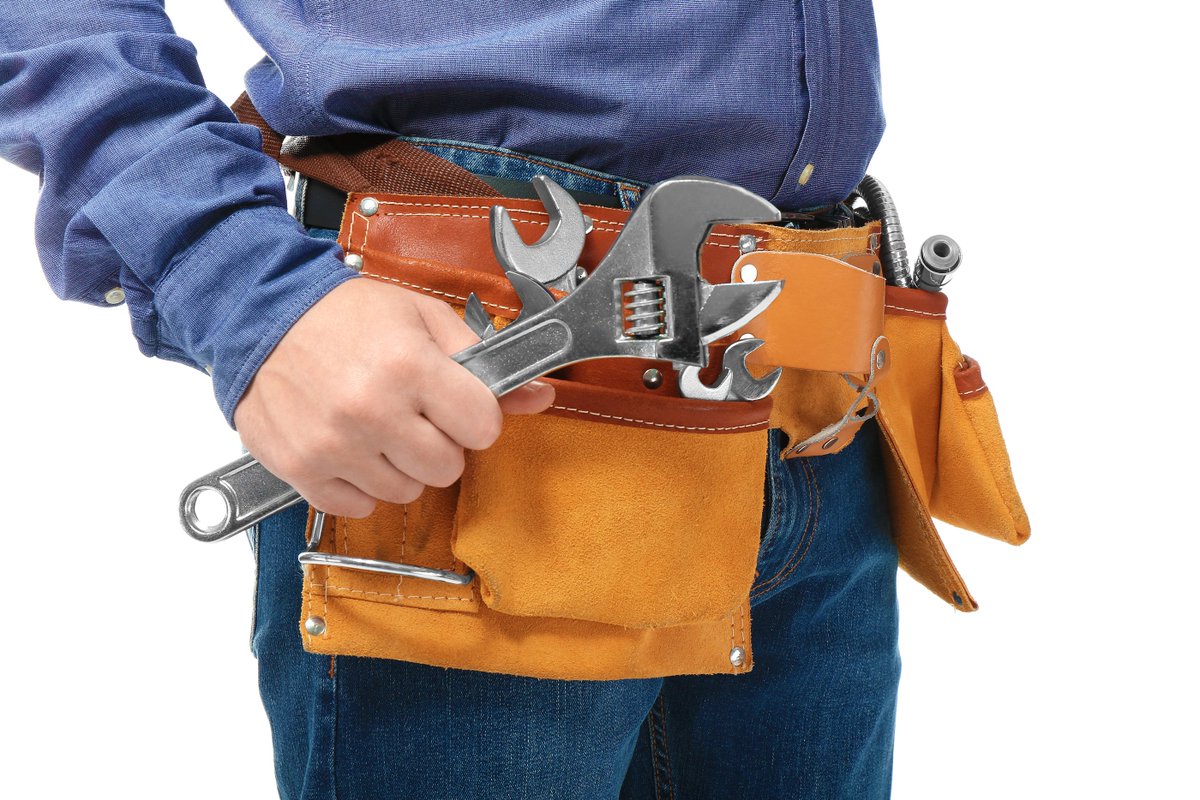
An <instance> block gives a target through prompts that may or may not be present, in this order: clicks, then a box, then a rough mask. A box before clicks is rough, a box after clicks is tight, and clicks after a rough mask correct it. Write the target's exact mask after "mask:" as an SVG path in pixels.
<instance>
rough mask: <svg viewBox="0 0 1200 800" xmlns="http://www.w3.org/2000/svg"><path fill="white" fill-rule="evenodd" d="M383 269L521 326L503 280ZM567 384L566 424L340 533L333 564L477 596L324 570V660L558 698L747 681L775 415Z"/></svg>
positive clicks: (421, 265)
mask: <svg viewBox="0 0 1200 800" xmlns="http://www.w3.org/2000/svg"><path fill="white" fill-rule="evenodd" d="M368 256H369V258H368V262H369V266H370V270H371V271H370V273H369V275H370V279H375V280H385V281H389V282H393V283H398V284H400V285H403V286H405V287H406V288H410V289H412V290H414V291H422V292H424V293H427V294H430V295H431V296H435V297H438V298H439V299H442V300H445V301H448V302H449V303H450V304H451V306H452V307H453V308H455V309H456V310H457V311H458V312H459V313H462V312H463V303H464V301H465V299H466V296H467V295H468V293H470V292H474V293H475V294H476V296H477V297H478V298H480V301H481V303H482V304H483V307H484V309H485V310H486V311H487V312H488V313H489V315H490V316H491V318H492V322H493V324H494V325H495V326H496V327H497V328H501V327H503V326H504V325H505V324H507V323H508V322H510V321H511V319H512V317H514V316H515V315H516V312H517V311H518V309H519V301H517V299H516V297H515V295H514V293H513V291H512V289H511V286H509V285H508V283H507V281H506V280H505V279H504V278H502V277H500V276H496V275H491V274H484V273H481V272H475V271H471V270H464V269H462V268H460V267H456V266H452V265H448V264H445V263H442V262H438V261H433V260H425V259H413V258H407V257H400V256H395V255H393V254H391V253H387V252H373V253H368ZM631 363H632V362H631ZM655 363H656V362H647V366H650V365H653V364H655ZM657 366H658V367H660V368H661V367H662V366H663V365H662V364H657ZM716 366H719V365H716ZM643 369H644V368H643ZM568 374H570V370H569V369H568V370H564V371H562V372H561V373H560V374H559V377H555V376H551V377H549V378H547V379H546V380H547V381H548V382H550V383H552V384H553V385H554V387H555V391H556V395H555V401H554V404H553V406H552V407H551V408H550V409H548V410H547V411H546V412H544V413H542V414H538V415H533V416H508V417H506V418H505V421H504V430H503V433H502V434H501V436H500V438H499V439H498V440H497V442H496V443H495V444H494V445H493V446H492V447H490V448H488V449H487V450H483V451H468V452H467V454H466V468H465V470H464V472H463V475H462V477H461V478H460V480H459V481H458V483H456V484H455V485H454V486H452V487H449V488H447V489H432V488H430V489H426V491H425V493H424V494H422V496H421V497H420V498H419V499H418V500H417V501H415V502H413V503H410V504H407V505H403V506H400V505H392V504H387V503H381V504H379V506H378V507H377V510H376V511H375V513H373V514H372V515H371V516H370V517H368V518H366V519H345V518H336V517H335V518H331V519H329V520H327V522H326V528H325V533H324V535H323V536H322V539H321V544H320V549H321V550H322V551H326V552H335V553H339V554H342V555H350V556H358V557H362V558H371V559H377V560H384V561H394V562H401V563H408V564H416V565H420V566H425V567H432V568H434V569H440V570H450V571H453V572H458V573H460V574H467V573H468V572H469V573H473V575H474V579H473V580H471V582H470V583H469V584H467V585H464V586H457V585H451V584H446V583H440V582H435V581H430V580H427V579H423V578H416V577H397V576H392V575H381V574H374V573H368V572H363V571H359V570H352V569H346V568H341V567H335V566H334V567H330V566H316V565H314V566H309V567H307V568H306V570H307V571H306V576H305V607H304V609H303V612H302V613H303V615H304V619H306V620H307V619H308V618H309V617H311V616H318V617H320V618H321V620H322V622H323V625H322V626H321V627H320V633H318V634H313V633H312V632H311V631H310V630H309V629H308V627H306V626H302V628H303V636H304V641H305V647H306V648H307V649H308V650H310V651H311V652H321V653H329V654H333V655H362V656H373V657H383V658H393V659H401V660H406V661H414V662H418V663H425V664H433V665H437V666H447V667H455V668H460V669H475V670H482V671H489V672H502V673H507V674H514V675H529V676H534V677H547V678H560V679H614V678H631V677H653V676H663V675H678V674H711V673H718V672H726V673H737V672H744V671H746V670H748V669H750V667H751V665H752V655H751V648H750V633H749V592H750V586H751V584H752V582H753V579H754V570H755V564H756V560H757V554H758V544H759V530H760V525H761V517H762V504H763V469H764V466H765V464H764V459H765V454H766V452H767V429H768V420H769V418H770V414H771V405H772V403H771V398H770V397H767V398H764V399H763V400H759V401H755V402H710V401H701V400H691V399H685V398H681V397H678V396H672V395H671V394H670V393H669V392H667V391H663V392H661V393H655V392H650V391H647V390H646V389H645V388H644V387H643V389H642V390H641V391H634V390H628V389H624V388H612V387H610V386H608V385H599V383H595V384H594V383H590V382H585V381H583V380H567V379H563V378H562V376H563V375H568ZM639 374H640V372H639ZM667 388H668V387H667V386H666V385H664V386H663V387H662V389H664V390H666V389H667Z"/></svg>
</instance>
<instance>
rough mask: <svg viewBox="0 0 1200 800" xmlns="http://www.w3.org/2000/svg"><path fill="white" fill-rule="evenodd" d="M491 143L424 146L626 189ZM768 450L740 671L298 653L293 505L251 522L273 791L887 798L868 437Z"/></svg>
mask: <svg viewBox="0 0 1200 800" xmlns="http://www.w3.org/2000/svg"><path fill="white" fill-rule="evenodd" d="M418 141H421V142H424V141H426V140H418ZM431 146H432V145H431ZM480 150H484V152H483V153H481V152H480ZM494 150H495V149H494V148H487V149H482V148H476V147H475V146H472V149H471V150H470V151H461V153H458V154H457V155H456V150H455V149H454V148H453V147H450V146H441V149H439V150H438V151H437V152H438V154H439V155H443V156H447V157H451V158H452V159H453V160H456V161H458V162H459V163H460V164H462V165H463V166H465V167H467V168H468V169H473V170H476V171H480V172H483V173H484V174H491V175H502V176H503V177H531V176H532V175H533V174H536V173H537V172H542V173H546V174H550V175H551V177H554V178H555V179H556V180H559V181H560V182H561V183H563V184H564V185H567V184H568V183H573V184H574V185H572V186H571V187H570V188H578V189H582V190H584V191H594V190H595V188H596V186H598V185H607V186H609V187H611V190H612V192H613V194H615V195H617V196H621V193H622V192H630V191H631V187H632V188H636V186H637V185H636V184H634V183H633V182H624V181H620V180H618V179H615V178H613V177H612V176H600V175H598V174H597V176H588V175H583V174H581V173H580V172H579V171H577V170H576V169H575V168H573V167H572V168H571V170H570V171H565V170H562V169H559V170H558V171H557V172H556V166H555V164H554V163H553V162H550V163H542V162H536V161H529V160H528V159H527V158H525V157H521V156H517V155H515V154H514V155H509V154H507V153H505V152H504V151H495V152H492V151H494ZM481 156H486V157H487V159H491V162H490V163H484V161H483V159H482V158H481ZM564 166H565V165H564ZM498 168H502V169H503V170H505V172H503V173H502V172H499V171H488V170H496V169H498ZM570 176H574V177H573V178H572V177H570ZM593 177H594V178H595V180H596V181H598V183H589V184H588V185H586V186H584V185H580V183H578V182H575V181H581V180H583V179H585V178H586V179H588V180H592V179H593ZM635 201H636V192H632V193H631V195H630V198H629V202H635ZM311 233H313V234H314V235H328V232H322V231H317V230H313V231H311ZM768 441H769V447H768V452H767V453H766V454H765V459H764V461H765V470H764V483H765V502H764V505H763V514H762V543H761V546H760V552H759V560H758V577H757V579H756V582H755V585H754V588H753V589H752V592H751V597H752V615H753V626H754V632H753V636H754V656H755V667H754V670H753V671H752V672H750V673H748V674H744V675H738V676H731V675H716V676H683V677H671V678H665V679H639V680H624V681H555V680H543V679H534V678H522V677H514V676H505V675H493V674H488V673H479V672H467V671H460V670H452V669H442V668H439V667H428V666H423V665H419V664H410V663H406V662H399V661H386V660H379V659H370V658H358V657H350V656H339V657H337V658H335V659H330V658H329V657H328V656H320V655H312V654H309V653H305V652H304V651H303V649H302V647H301V640H300V635H299V633H298V624H299V623H298V621H299V619H300V600H301V579H302V576H301V571H300V567H299V565H298V564H297V562H296V555H297V554H298V553H299V552H300V551H301V550H302V549H303V548H304V523H305V515H306V511H307V509H306V508H305V507H304V506H303V505H301V506H296V507H293V508H291V509H288V510H286V511H284V512H281V513H279V514H277V515H275V516H274V517H272V518H270V519H268V520H266V521H265V522H263V523H262V524H261V526H260V527H259V530H258V532H257V536H255V537H253V541H254V544H255V552H256V557H257V560H258V589H257V593H256V608H255V625H254V638H253V647H254V652H255V654H256V655H257V657H258V661H259V675H260V688H261V692H262V697H263V702H264V704H265V706H266V710H267V715H268V717H269V718H270V722H271V729H272V734H273V738H274V745H275V769H276V776H277V779H278V784H279V791H280V795H281V796H282V797H283V798H288V800H327V799H329V800H331V799H332V798H335V797H336V798H342V800H360V799H362V800H374V799H375V798H421V799H422V800H473V799H474V798H480V799H482V798H488V800H491V799H492V798H495V799H496V800H518V799H520V798H531V799H532V798H537V799H538V800H543V799H544V800H551V799H554V800H557V799H558V798H563V799H564V800H565V799H566V798H579V799H580V800H583V799H585V798H586V800H599V799H600V798H621V799H622V800H658V799H659V798H680V800H685V799H686V800H695V799H697V798H730V797H743V798H785V797H788V798H790V797H799V798H806V800H817V799H818V798H856V800H867V799H868V798H886V797H887V796H888V795H889V792H890V784H891V766H892V742H893V736H894V722H895V708H896V690H897V684H898V681H899V674H900V658H899V652H898V649H897V625H898V623H897V603H896V566H897V563H896V562H897V555H896V549H895V546H894V544H893V542H892V538H891V529H890V524H889V517H888V506H887V497H886V487H885V484H884V474H883V468H882V463H881V452H880V441H879V435H878V430H877V428H876V427H875V425H874V423H868V424H867V425H866V426H864V428H863V430H862V431H861V432H860V433H859V434H858V436H857V437H856V439H855V441H854V442H853V443H852V444H851V445H850V446H849V447H848V448H846V449H845V450H844V451H842V452H841V453H839V454H837V455H831V456H820V457H812V458H795V459H790V460H787V461H781V460H780V459H779V453H780V449H781V447H782V446H784V444H785V441H784V436H783V435H782V433H781V432H780V431H779V430H772V431H771V432H770V435H769V438H768Z"/></svg>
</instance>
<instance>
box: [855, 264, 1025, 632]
mask: <svg viewBox="0 0 1200 800" xmlns="http://www.w3.org/2000/svg"><path fill="white" fill-rule="evenodd" d="M886 311H887V313H886V315H885V322H884V330H885V333H886V335H887V337H888V340H889V342H890V343H891V347H892V354H893V356H892V368H891V370H890V371H889V372H888V374H887V375H886V376H885V377H884V378H883V380H882V381H881V383H880V385H879V390H878V391H879V400H880V406H881V409H880V414H879V416H880V422H881V423H882V427H883V430H884V434H885V438H886V439H887V443H888V445H889V448H888V449H889V453H890V458H889V464H888V467H889V471H890V473H891V474H890V477H891V481H890V489H891V491H892V506H893V508H892V511H893V522H894V526H895V531H896V536H897V540H898V544H899V546H900V557H901V564H902V566H904V567H905V568H906V569H907V570H908V571H909V572H910V573H911V574H913V576H914V577H916V578H917V579H918V580H919V581H920V582H922V583H923V584H925V585H926V586H928V587H929V588H931V589H933V590H934V591H935V592H936V593H937V594H939V595H941V596H943V597H944V598H945V599H947V600H948V601H949V602H952V603H953V604H955V605H956V606H958V607H960V608H973V607H974V601H973V600H972V599H971V598H970V595H969V594H968V593H967V590H966V587H965V586H964V585H963V584H962V580H961V578H960V577H959V576H958V574H957V571H955V570H954V568H953V565H952V564H951V563H950V561H949V558H948V557H944V558H938V557H937V555H938V554H939V553H941V554H943V555H944V548H943V546H942V544H941V541H940V538H938V537H937V532H936V531H935V530H934V529H933V524H932V521H931V519H930V517H931V516H933V517H937V518H938V519H941V520H944V521H945V522H948V523H950V524H952V525H955V526H957V527H960V528H964V529H967V530H970V531H974V532H976V533H981V534H984V535H987V536H991V537H993V538H996V539H1000V540H1002V541H1006V542H1009V543H1010V544H1020V543H1022V542H1024V541H1025V540H1026V539H1027V538H1028V537H1029V518H1028V516H1027V515H1026V513H1025V509H1024V506H1023V505H1022V503H1021V498H1020V495H1019V494H1018V493H1017V488H1016V483H1015V481H1014V479H1013V475H1012V468H1011V465H1010V463H1009V457H1008V451H1007V448H1006V446H1005V443H1004V438H1003V436H1002V435H1001V432H1000V423H999V419H998V417H997V414H996V407H995V404H994V403H993V401H992V397H991V392H990V390H989V389H988V387H987V386H986V384H984V382H983V379H982V374H981V372H980V368H979V364H978V362H976V361H975V360H974V359H971V358H969V357H966V356H964V355H963V354H962V351H961V350H960V349H959V347H958V345H957V343H955V341H954V339H953V338H952V337H951V336H950V333H949V330H948V328H947V326H946V297H945V296H944V295H941V294H931V293H928V292H923V291H920V290H916V289H896V288H894V287H889V288H888V290H887V306H886Z"/></svg>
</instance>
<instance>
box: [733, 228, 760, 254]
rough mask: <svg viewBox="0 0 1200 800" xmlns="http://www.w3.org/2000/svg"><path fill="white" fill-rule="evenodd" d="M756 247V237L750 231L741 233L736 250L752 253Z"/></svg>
mask: <svg viewBox="0 0 1200 800" xmlns="http://www.w3.org/2000/svg"><path fill="white" fill-rule="evenodd" d="M757 249H758V239H756V238H755V237H754V234H752V233H743V234H742V235H741V238H739V239H738V250H740V251H741V252H743V253H753V252H754V251H755V250H757Z"/></svg>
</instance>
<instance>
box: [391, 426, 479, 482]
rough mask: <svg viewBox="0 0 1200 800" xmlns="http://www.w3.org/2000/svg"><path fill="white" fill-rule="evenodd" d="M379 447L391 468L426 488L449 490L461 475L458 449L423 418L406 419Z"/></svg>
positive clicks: (459, 448) (460, 451) (461, 454)
mask: <svg viewBox="0 0 1200 800" xmlns="http://www.w3.org/2000/svg"><path fill="white" fill-rule="evenodd" d="M381 446H382V448H383V455H384V457H386V458H387V460H388V461H389V462H390V463H391V464H392V466H393V467H395V468H396V469H397V470H399V471H400V472H403V473H404V474H406V475H408V476H410V477H411V478H413V479H414V480H416V481H419V482H421V483H423V484H425V485H426V486H449V485H451V484H452V483H454V482H455V481H456V480H458V479H459V476H461V475H462V471H463V466H464V457H463V450H462V447H460V446H459V445H457V444H456V443H455V442H454V441H453V440H451V439H450V437H449V436H447V435H446V434H445V433H443V432H442V431H441V430H439V429H438V428H437V427H435V426H434V425H433V423H431V422H429V420H427V419H425V418H423V417H418V418H417V419H415V420H413V419H411V418H409V419H406V420H405V423H404V429H403V430H398V431H395V432H394V434H393V435H391V436H388V437H387V441H386V442H381Z"/></svg>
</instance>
